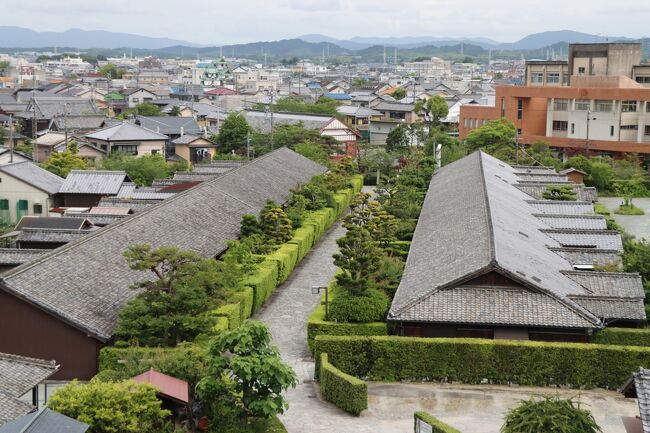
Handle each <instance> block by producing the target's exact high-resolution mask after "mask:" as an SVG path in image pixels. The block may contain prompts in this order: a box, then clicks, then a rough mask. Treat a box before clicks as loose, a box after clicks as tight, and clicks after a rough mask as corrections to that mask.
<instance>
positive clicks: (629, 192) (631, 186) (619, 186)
mask: <svg viewBox="0 0 650 433" xmlns="http://www.w3.org/2000/svg"><path fill="white" fill-rule="evenodd" d="M613 187H614V191H615V192H616V194H618V195H621V196H623V204H622V205H621V209H619V210H620V211H622V212H625V211H627V212H628V213H625V214H623V215H643V211H642V210H641V209H638V210H637V208H636V207H635V206H634V205H633V204H632V200H633V199H634V197H643V196H645V195H647V194H648V191H647V189H646V187H645V186H644V184H643V178H642V177H635V178H634V179H626V180H616V181H615V182H614V184H613ZM623 208H628V209H623ZM639 211H641V213H639ZM617 213H618V212H617Z"/></svg>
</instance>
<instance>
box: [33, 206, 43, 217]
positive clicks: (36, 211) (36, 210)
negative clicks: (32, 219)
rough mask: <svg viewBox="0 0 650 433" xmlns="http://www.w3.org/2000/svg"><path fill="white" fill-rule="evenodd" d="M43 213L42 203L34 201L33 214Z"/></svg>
mask: <svg viewBox="0 0 650 433" xmlns="http://www.w3.org/2000/svg"><path fill="white" fill-rule="evenodd" d="M42 213H43V205H42V204H40V203H34V215H41V214H42Z"/></svg>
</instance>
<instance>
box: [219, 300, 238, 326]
mask: <svg viewBox="0 0 650 433" xmlns="http://www.w3.org/2000/svg"><path fill="white" fill-rule="evenodd" d="M213 314H214V315H215V316H221V317H226V318H227V319H228V329H235V328H237V327H238V326H239V325H240V324H241V322H242V318H241V306H240V305H239V303H237V304H226V305H222V306H221V307H219V308H217V309H216V310H214V312H213Z"/></svg>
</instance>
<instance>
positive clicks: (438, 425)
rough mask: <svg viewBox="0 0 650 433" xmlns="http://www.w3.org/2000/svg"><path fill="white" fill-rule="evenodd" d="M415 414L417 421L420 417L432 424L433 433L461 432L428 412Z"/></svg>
mask: <svg viewBox="0 0 650 433" xmlns="http://www.w3.org/2000/svg"><path fill="white" fill-rule="evenodd" d="M413 416H414V418H415V422H416V423H417V420H418V419H421V420H422V421H424V422H425V423H427V424H429V425H430V426H431V433H460V431H459V430H456V429H455V428H453V427H452V426H450V425H448V424H445V423H444V422H442V421H440V420H439V419H438V418H436V417H435V416H433V415H431V414H429V413H427V412H415V414H414V415H413Z"/></svg>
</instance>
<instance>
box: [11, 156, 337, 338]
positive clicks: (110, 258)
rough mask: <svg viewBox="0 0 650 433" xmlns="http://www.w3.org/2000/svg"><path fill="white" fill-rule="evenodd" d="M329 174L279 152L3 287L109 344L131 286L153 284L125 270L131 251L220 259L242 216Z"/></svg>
mask: <svg viewBox="0 0 650 433" xmlns="http://www.w3.org/2000/svg"><path fill="white" fill-rule="evenodd" d="M325 170H326V169H325V167H323V166H321V165H318V164H316V163H314V162H312V161H310V160H309V159H307V158H305V157H303V156H301V155H298V154H297V153H294V152H292V151H291V150H289V149H286V148H281V149H278V150H276V151H274V152H271V153H269V154H267V155H264V156H263V157H261V158H259V159H257V160H255V161H252V162H251V163H249V164H246V165H244V166H242V167H240V168H239V169H237V170H232V171H230V172H229V173H226V174H225V175H223V176H221V177H218V178H216V179H213V180H211V181H208V182H203V183H202V184H200V185H198V186H196V187H194V188H191V189H189V190H187V191H185V192H183V193H179V194H176V195H175V196H174V197H172V198H170V199H167V200H163V201H161V202H160V203H159V204H158V205H155V206H150V207H148V208H146V209H144V210H142V211H140V212H138V213H136V214H135V215H133V216H130V217H128V218H124V219H123V220H122V221H120V222H116V223H114V224H111V225H109V226H107V227H104V228H102V229H99V230H97V231H95V232H94V233H92V234H89V235H86V236H84V237H83V239H80V240H78V241H76V242H73V243H70V244H67V245H65V246H63V247H61V248H57V249H56V250H53V251H52V253H50V254H47V255H45V256H43V257H42V258H40V259H39V260H36V261H35V262H32V263H30V264H29V265H23V266H20V267H18V268H15V269H13V270H11V271H9V272H8V273H6V274H4V275H2V277H1V278H0V287H1V288H2V289H3V290H5V291H7V292H9V293H14V294H16V296H20V297H23V298H26V299H28V300H29V302H30V303H32V304H33V305H35V306H37V307H38V308H41V309H43V310H44V311H46V312H48V313H49V314H52V315H53V316H55V317H57V318H59V319H60V320H62V321H65V322H68V323H69V324H71V325H72V326H74V327H77V328H79V329H81V330H83V331H84V332H87V333H88V334H89V335H92V336H94V337H95V338H97V339H99V340H101V341H105V340H107V339H109V338H110V337H111V335H112V333H113V328H114V326H115V324H116V320H117V313H118V311H119V310H120V308H121V307H122V306H123V305H124V304H125V303H126V302H127V301H128V300H130V299H131V298H133V297H134V296H135V295H137V293H138V292H137V291H136V290H133V289H131V285H132V284H133V283H134V282H136V281H139V280H142V279H144V278H150V277H149V274H148V273H146V272H142V271H134V270H130V269H129V268H128V266H127V263H126V260H125V259H124V257H123V253H124V251H125V250H126V249H127V248H128V247H129V246H131V245H138V244H147V245H150V246H151V247H152V248H159V247H161V246H175V247H178V248H180V249H187V250H192V251H195V252H197V253H199V254H201V255H202V256H205V257H215V256H217V255H218V254H220V253H222V252H223V251H224V250H225V249H226V248H227V241H228V240H231V239H236V238H237V237H238V235H239V229H240V223H241V218H242V216H243V215H244V214H248V213H253V214H256V213H258V212H259V210H260V209H261V208H262V207H263V206H264V204H265V203H266V201H267V200H269V199H270V200H275V201H276V202H280V203H281V202H285V201H286V200H287V198H288V196H289V192H290V190H292V189H294V188H295V187H297V186H298V185H299V184H302V183H305V182H307V181H309V179H311V178H312V177H313V176H314V175H316V174H320V173H323V172H324V171H325ZM117 203H119V200H115V201H114V204H113V206H115V205H117ZM170 227H173V229H170Z"/></svg>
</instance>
